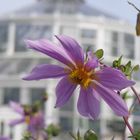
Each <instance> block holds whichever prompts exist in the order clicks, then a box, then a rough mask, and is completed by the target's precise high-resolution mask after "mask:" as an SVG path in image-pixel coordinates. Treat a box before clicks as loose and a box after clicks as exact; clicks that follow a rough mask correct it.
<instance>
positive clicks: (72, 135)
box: [69, 132, 77, 140]
mask: <svg viewBox="0 0 140 140" xmlns="http://www.w3.org/2000/svg"><path fill="white" fill-rule="evenodd" d="M69 134H70V135H71V137H72V138H73V139H74V140H77V138H76V137H75V136H74V134H73V133H72V132H69Z"/></svg>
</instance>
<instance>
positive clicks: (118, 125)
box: [107, 120, 125, 134]
mask: <svg viewBox="0 0 140 140" xmlns="http://www.w3.org/2000/svg"><path fill="white" fill-rule="evenodd" d="M107 127H108V128H109V130H110V131H111V132H115V133H119V134H123V132H124V129H125V124H124V122H123V121H122V120H110V121H107Z"/></svg>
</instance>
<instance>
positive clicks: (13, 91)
mask: <svg viewBox="0 0 140 140" xmlns="http://www.w3.org/2000/svg"><path fill="white" fill-rule="evenodd" d="M3 95H4V101H3V102H4V104H9V102H10V101H15V102H19V98H20V97H19V96H20V89H19V88H4V94H3Z"/></svg>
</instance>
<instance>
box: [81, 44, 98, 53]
mask: <svg viewBox="0 0 140 140" xmlns="http://www.w3.org/2000/svg"><path fill="white" fill-rule="evenodd" d="M82 48H83V49H84V51H87V49H88V50H93V51H95V50H96V46H95V45H94V44H90V43H83V44H82Z"/></svg>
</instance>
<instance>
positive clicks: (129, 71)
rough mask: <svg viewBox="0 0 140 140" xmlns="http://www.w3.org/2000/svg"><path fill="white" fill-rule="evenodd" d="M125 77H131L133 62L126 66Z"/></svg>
mask: <svg viewBox="0 0 140 140" xmlns="http://www.w3.org/2000/svg"><path fill="white" fill-rule="evenodd" d="M125 68H126V69H125V75H128V76H130V74H131V70H132V67H131V61H129V62H128V63H127V64H126V65H125Z"/></svg>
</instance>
